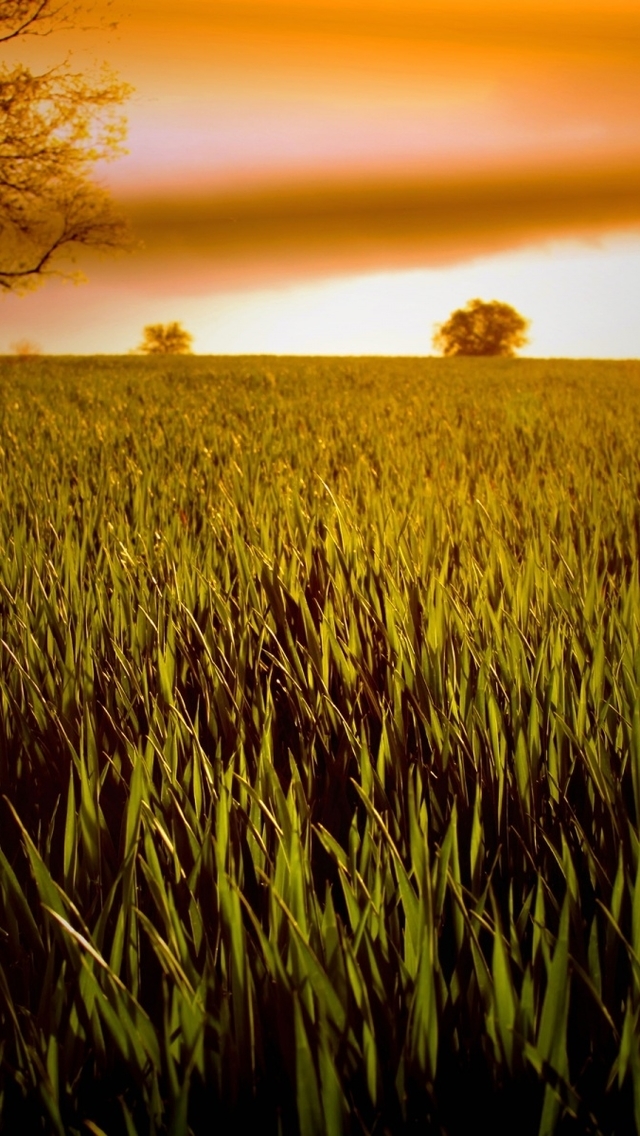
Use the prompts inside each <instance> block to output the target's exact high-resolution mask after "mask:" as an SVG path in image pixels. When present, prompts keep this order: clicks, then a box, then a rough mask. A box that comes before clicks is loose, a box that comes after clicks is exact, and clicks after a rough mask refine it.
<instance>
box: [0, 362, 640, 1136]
mask: <svg viewBox="0 0 640 1136" xmlns="http://www.w3.org/2000/svg"><path fill="white" fill-rule="evenodd" d="M639 553H640V363H633V362H629V363H622V362H621V363H581V362H571V363H566V362H553V361H551V362H543V361H540V362H538V361H526V360H480V361H472V360H347V359H338V360H330V359H326V360H295V359H250V358H246V359H207V358H203V357H202V358H198V357H193V358H184V359H180V358H176V359H170V358H169V359H165V360H162V359H161V358H158V359H147V360H141V359H136V358H133V357H132V358H127V359H108V358H103V359H76V360H72V359H66V360H65V359H59V360H47V359H41V360H31V361H24V362H16V361H12V360H8V359H4V360H0V640H1V643H0V706H1V712H0V796H1V799H0V1061H1V1065H0V1129H1V1130H2V1131H4V1132H7V1133H16V1132H25V1133H27V1134H31V1133H37V1132H42V1133H54V1134H56V1136H63V1134H66V1133H71V1134H78V1136H79V1134H86V1133H87V1132H92V1133H93V1134H94V1136H96V1134H97V1136H100V1133H106V1134H107V1136H119V1134H120V1133H123V1134H126V1136H133V1134H137V1136H152V1134H154V1136H160V1134H165V1133H167V1134H171V1136H182V1134H184V1136H187V1133H193V1134H194V1136H200V1134H204V1133H210V1132H212V1131H216V1132H220V1133H227V1132H236V1131H240V1130H241V1128H242V1125H243V1124H244V1126H245V1130H249V1131H253V1132H256V1133H259V1134H260V1136H280V1134H282V1136H296V1134H298V1133H299V1134H300V1136H322V1134H325V1133H326V1134H327V1136H338V1134H341V1133H344V1134H345V1136H360V1134H363V1136H365V1134H369V1136H385V1134H386V1136H396V1134H403V1133H414V1132H415V1133H428V1134H431V1133H434V1134H443V1136H444V1134H447V1136H458V1134H460V1136H463V1134H464V1136H467V1134H468V1133H469V1132H471V1131H472V1130H475V1127H476V1126H477V1125H478V1124H482V1126H483V1127H486V1126H487V1122H488V1123H489V1124H490V1126H491V1128H492V1130H493V1131H494V1132H495V1133H503V1132H504V1133H510V1134H511V1133H518V1136H526V1134H529V1133H531V1134H532V1136H536V1134H539V1136H548V1134H550V1133H553V1132H558V1133H576V1134H578V1133H580V1134H582V1133H592V1134H595V1133H602V1134H614V1133H615V1134H616V1136H623V1134H626V1133H634V1132H640V579H639ZM470 1118H471V1119H470Z"/></svg>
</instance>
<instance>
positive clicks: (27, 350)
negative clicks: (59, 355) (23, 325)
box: [11, 339, 42, 359]
mask: <svg viewBox="0 0 640 1136" xmlns="http://www.w3.org/2000/svg"><path fill="white" fill-rule="evenodd" d="M11 353H12V355H15V357H16V359H35V358H37V357H38V355H42V348H41V346H40V344H39V343H32V341H31V340H30V339H18V340H17V341H16V342H15V343H12V344H11Z"/></svg>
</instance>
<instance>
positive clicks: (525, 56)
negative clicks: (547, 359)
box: [0, 0, 640, 355]
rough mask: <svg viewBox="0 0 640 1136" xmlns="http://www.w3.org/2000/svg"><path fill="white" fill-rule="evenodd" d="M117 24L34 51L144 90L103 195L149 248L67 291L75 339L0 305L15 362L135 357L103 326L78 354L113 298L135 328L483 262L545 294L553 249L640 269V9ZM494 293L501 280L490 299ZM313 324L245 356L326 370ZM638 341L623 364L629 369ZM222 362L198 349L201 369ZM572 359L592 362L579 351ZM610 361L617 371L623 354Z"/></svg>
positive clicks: (220, 11)
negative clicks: (101, 308)
mask: <svg viewBox="0 0 640 1136" xmlns="http://www.w3.org/2000/svg"><path fill="white" fill-rule="evenodd" d="M112 11H113V15H114V16H115V17H116V18H117V20H118V27H117V28H116V29H115V30H114V31H110V30H105V28H104V27H103V28H102V29H101V30H100V31H99V32H91V31H89V32H87V33H85V34H83V35H81V34H80V33H74V34H73V36H72V37H71V39H69V36H68V35H67V38H66V40H65V39H64V37H63V36H62V35H58V36H54V37H51V38H50V39H48V40H46V41H40V42H37V43H35V44H33V45H31V46H30V48H29V51H30V52H31V53H32V55H33V57H34V58H38V59H40V60H45V59H46V60H47V61H49V60H51V61H52V60H56V59H58V60H59V58H60V56H61V53H62V54H64V51H65V50H66V46H67V43H68V42H71V46H72V48H73V51H74V61H75V60H77V61H78V62H79V63H81V64H82V65H83V66H85V65H86V62H87V60H91V59H93V58H96V59H99V60H100V61H101V60H102V58H106V59H107V60H108V61H109V63H110V64H111V65H112V66H113V67H114V68H115V69H116V70H117V71H118V72H119V73H120V74H121V76H122V78H124V79H126V80H127V81H129V82H131V83H133V84H134V86H135V88H136V91H135V94H134V96H133V98H132V100H131V102H130V104H129V106H128V107H127V113H128V118H129V127H130V128H129V151H130V152H129V154H128V155H127V156H126V157H124V158H121V159H119V160H118V161H117V162H115V163H113V164H112V165H111V166H109V167H103V168H102V169H101V170H100V176H101V178H102V180H103V181H104V182H105V183H106V184H107V185H109V186H111V187H112V189H113V191H114V193H115V194H116V195H117V196H118V198H119V199H120V200H121V201H122V202H123V205H124V207H125V209H127V210H128V211H129V213H130V215H131V216H132V218H133V221H134V224H135V228H136V232H137V233H138V234H139V236H140V237H141V239H142V240H143V241H144V248H141V249H140V250H139V251H138V252H135V253H133V254H132V255H131V256H129V257H127V258H120V259H117V260H115V261H113V262H109V263H107V262H104V264H97V265H94V264H87V269H86V270H87V274H88V276H89V278H90V280H91V284H90V285H89V286H87V287H85V288H84V289H83V291H78V292H75V293H73V306H72V312H70V313H69V316H68V318H65V319H63V320H62V324H61V325H58V326H60V327H63V326H64V327H67V328H68V331H67V332H65V335H66V336H67V338H65V337H64V335H63V336H62V340H61V339H60V335H57V336H56V337H53V338H52V336H51V334H50V333H48V332H47V329H46V326H45V324H43V323H42V320H43V318H44V314H45V313H46V310H47V307H46V304H44V303H43V301H42V300H41V299H40V298H39V297H38V296H37V295H32V296H29V297H27V298H26V299H24V300H21V301H14V300H13V299H10V300H9V301H6V300H5V301H4V307H3V310H2V312H0V321H1V326H2V331H1V332H0V336H1V338H0V348H3V349H5V350H6V347H7V344H8V341H9V340H10V339H11V338H12V331H13V329H14V327H15V326H17V325H18V324H20V326H21V327H22V325H23V324H24V323H27V324H28V323H29V318H30V319H31V320H32V323H33V331H32V334H33V337H34V338H38V339H42V341H43V345H44V346H45V347H48V348H50V349H51V350H70V351H73V350H77V349H79V348H78V347H77V346H74V344H78V343H79V342H82V343H86V344H87V345H86V346H83V348H82V350H96V351H103V350H119V349H121V348H120V347H116V346H111V345H112V344H113V343H114V340H113V336H112V335H111V334H105V330H104V328H101V327H100V326H99V324H98V323H96V325H95V326H94V327H93V331H92V332H91V335H90V336H89V338H88V339H87V334H86V326H87V320H88V319H89V313H90V311H92V305H94V304H95V298H96V296H97V295H98V294H99V293H100V294H102V293H101V292H100V290H102V291H103V292H104V290H106V291H108V293H109V295H110V296H112V297H117V296H120V302H121V306H122V313H123V317H122V318H123V320H124V321H125V322H127V321H128V320H129V319H130V318H132V313H133V312H135V313H136V318H137V319H138V322H139V321H140V320H141V319H142V318H143V314H142V313H143V311H144V312H145V313H146V312H147V310H148V311H151V309H152V308H154V304H155V305H156V308H157V306H158V305H159V306H160V307H162V309H163V310H164V308H165V307H167V308H171V307H172V305H173V307H172V310H174V311H175V314H176V315H178V314H179V309H180V308H181V304H182V299H183V298H184V297H190V298H192V299H190V301H189V302H194V303H195V302H196V299H195V298H199V299H198V300H197V302H201V301H202V302H208V301H206V300H205V298H206V297H213V299H212V300H211V302H212V303H213V304H214V307H215V306H216V304H218V303H221V302H222V300H221V298H222V297H224V296H230V295H233V296H235V300H234V303H235V304H236V306H237V305H238V304H239V303H240V296H250V295H251V296H253V297H255V296H256V295H258V294H263V293H264V290H265V289H267V290H268V289H275V290H276V294H277V295H279V296H280V297H282V296H283V295H284V292H283V289H291V288H302V289H304V288H305V287H308V286H312V285H313V286H315V283H314V282H320V281H323V282H324V283H322V288H324V289H327V288H335V289H336V291H334V295H335V297H338V295H339V294H340V293H339V289H340V288H341V287H342V284H341V281H343V280H346V279H353V280H354V281H356V280H362V279H364V278H365V277H371V278H376V279H380V274H384V273H395V274H398V273H400V274H402V273H405V274H408V275H407V279H408V278H409V277H410V276H411V273H412V272H416V271H420V270H423V271H424V272H426V273H436V274H437V273H438V272H441V273H443V276H442V280H443V281H444V280H445V279H449V278H450V277H449V276H447V275H446V274H447V273H449V274H451V273H452V272H462V271H463V266H464V265H465V264H466V263H470V262H472V261H473V262H477V261H478V258H483V263H485V264H494V265H499V264H504V263H507V260H508V258H509V257H511V260H509V263H510V264H512V265H514V264H516V263H517V264H518V265H519V266H520V267H519V269H518V271H519V272H520V273H521V274H522V281H523V285H524V284H525V282H526V279H527V275H528V274H529V273H530V272H531V271H533V265H534V264H536V265H540V264H544V265H547V266H548V270H549V272H550V273H552V271H553V264H554V255H555V254H554V253H553V252H551V253H550V252H549V251H548V250H549V249H554V248H556V249H557V248H561V247H571V248H572V249H573V250H574V252H575V249H576V247H577V246H576V242H578V244H579V243H580V242H584V241H586V242H591V244H593V241H594V240H595V241H600V242H601V243H600V246H599V252H598V253H597V254H596V253H594V252H593V247H592V248H591V251H590V253H589V256H588V257H586V260H585V262H584V263H583V267H582V271H583V272H584V271H591V270H592V271H593V272H594V273H595V274H596V275H598V274H600V276H602V274H603V273H604V274H605V275H606V274H607V271H608V270H607V268H606V267H604V266H605V264H612V263H613V262H611V261H610V260H609V259H608V258H611V257H612V256H614V253H613V252H612V251H611V250H612V249H613V248H615V249H617V250H618V252H617V253H615V255H616V256H618V255H619V249H620V248H621V247H622V246H621V245H620V241H621V240H624V239H627V243H626V245H625V248H626V250H627V251H626V253H625V257H626V260H625V264H626V265H627V268H626V271H627V272H631V271H632V269H631V264H632V263H635V261H633V257H634V256H636V255H637V251H638V242H637V240H636V239H635V238H634V235H633V234H634V233H637V232H638V231H640V67H639V66H638V64H639V62H640V10H639V9H638V5H637V4H636V3H633V4H632V3H614V4H606V5H605V4H604V3H595V2H592V3H587V4H585V3H577V2H576V0H562V2H556V3H554V4H553V5H552V4H547V3H543V2H534V0H530V2H520V3H518V4H517V5H515V6H514V5H513V4H509V5H507V4H502V3H495V2H494V3H489V4H485V5H482V6H479V5H478V4H477V3H471V2H470V0H448V2H447V3H446V4H444V3H443V2H438V3H427V2H419V0H393V2H392V0H377V2H375V0H374V2H372V3H364V2H363V0H345V2H344V3H337V2H336V0H315V2H314V0H308V2H301V0H298V2H297V3H296V4H293V3H288V2H286V0H285V2H281V3H277V2H275V0H254V2H252V3H244V2H242V0H221V2H216V3H215V4H211V3H210V2H209V0H186V2H185V3H181V4H177V3H176V2H174V0H161V2H159V3H154V4H151V3H145V2H144V0H132V2H131V3H130V4H129V5H124V3H123V0H122V2H121V0H118V3H117V5H116V6H115V8H114V9H113V10H112V9H109V12H110V13H111V12H112ZM111 18H112V15H111V14H110V15H109V19H111ZM20 50H21V52H22V56H21V57H23V56H24V47H23V46H22V45H21V49H20ZM625 235H626V237H625ZM614 237H615V240H614V239H613V238H614ZM603 238H606V239H605V240H604V241H603ZM609 238H611V239H609ZM567 241H569V242H570V246H567V245H566V244H565V245H563V243H562V242H567ZM550 242H551V243H550ZM585 247H586V246H585ZM543 248H544V249H545V250H547V251H545V252H544V253H542V252H541V251H540V250H541V249H543ZM525 250H528V251H525ZM516 252H517V255H515V254H516ZM574 252H572V253H571V256H573V255H574ZM576 255H577V254H576ZM505 257H506V258H507V260H505V259H504V258H505ZM587 264H588V265H590V266H591V268H587ZM496 271H498V270H497V269H496ZM536 271H537V269H536ZM411 278H412V279H413V277H411ZM501 280H502V276H501V275H500V273H499V272H498V275H497V276H496V278H495V286H494V287H493V288H492V287H490V286H489V283H490V282H488V285H487V286H488V289H489V291H490V292H492V293H495V294H497V293H498V291H499V289H500V282H501ZM550 280H551V277H550ZM330 281H335V282H336V283H335V285H334V284H331V283H329V282H330ZM318 286H320V285H319V284H318ZM354 287H355V283H354ZM516 290H517V289H516V288H515V286H514V287H512V295H509V296H507V295H506V294H505V295H504V296H503V298H504V299H508V300H511V299H514V297H515V291H516ZM591 291H592V292H593V295H594V296H595V295H596V294H597V293H598V287H597V286H595V285H594V288H593V289H591ZM543 292H544V289H542V290H541V296H542V293H543ZM552 292H553V286H552V285H551V284H550V287H549V289H548V293H549V294H551V293H552ZM54 295H55V301H54V300H53V299H51V297H53V296H54ZM68 295H69V293H68V291H67V290H66V289H64V291H59V290H58V289H57V288H55V289H54V291H53V292H52V293H51V295H50V300H51V302H52V303H54V305H58V304H60V305H61V306H64V297H66V296H68ZM216 297H217V298H218V299H217V300H216V299H215V298H216ZM467 298H468V297H467V296H465V295H462V296H460V297H459V299H460V300H462V301H463V300H465V299H467ZM115 302H116V301H115V300H114V303H115ZM246 302H247V304H249V300H247V301H246ZM253 302H254V301H253V300H252V301H251V304H253ZM594 302H595V301H594ZM598 302H599V301H598ZM571 303H572V297H571V295H568V296H567V297H566V304H567V308H568V309H569V308H570V305H571ZM154 310H156V309H154ZM249 310H250V307H248V308H247V313H248V312H249ZM27 313H28V314H29V316H28V318H27ZM83 313H84V316H83ZM442 314H443V315H446V314H447V313H446V312H444V313H442ZM552 315H553V313H552V309H549V312H548V313H547V314H545V308H544V301H543V300H541V307H540V312H539V315H538V316H537V323H539V324H540V327H539V336H540V338H539V340H537V342H539V344H540V350H542V345H543V344H544V343H545V342H551V341H553V342H554V343H556V340H555V339H553V336H552V337H551V340H549V339H548V337H547V339H545V335H547V332H545V331H544V330H543V325H544V323H545V320H546V321H548V320H549V319H552ZM23 316H24V318H23ZM247 318H248V317H247ZM185 319H186V317H185ZM303 319H304V320H306V319H307V317H306V316H305V317H303V316H302V314H299V316H298V317H297V320H296V333H295V336H293V335H292V337H291V339H290V341H289V340H287V336H286V335H284V337H282V336H280V337H276V341H277V343H278V344H279V346H278V347H277V348H270V347H269V346H268V345H269V343H272V342H274V339H273V336H272V335H270V334H267V332H266V331H265V334H264V347H261V346H260V343H261V340H260V337H259V336H258V337H257V338H252V340H251V344H252V345H251V346H249V343H248V342H247V344H246V345H245V349H246V350H262V349H264V350H270V349H274V350H275V349H277V350H285V351H286V350H303V351H304V350H317V346H313V345H314V344H317V336H316V332H315V330H314V329H313V327H312V324H311V323H309V324H306V325H305V326H307V329H308V330H307V332H306V333H305V332H304V329H303V327H302V324H301V323H300V321H303ZM72 320H76V321H77V325H74V326H75V327H76V330H75V331H74V330H72ZM83 320H84V322H83ZM569 322H570V321H569ZM610 322H611V326H612V327H613V326H614V325H615V324H616V321H615V319H612V321H610ZM376 326H379V325H376ZM194 330H195V327H194ZM635 334H636V335H637V337H638V338H637V341H634V340H633V336H632V337H631V340H629V341H628V350H630V351H633V352H635V353H637V352H638V350H639V349H640V331H638V332H636V333H635ZM120 338H121V337H120ZM223 338H224V337H223ZM54 339H55V343H56V346H54ZM365 340H366V336H365ZM401 340H402V336H401V335H400V333H399V332H394V329H393V327H390V328H389V331H388V338H387V339H385V340H384V342H380V336H379V335H378V334H376V335H373V333H372V337H371V340H370V347H369V349H370V350H371V351H372V352H374V351H387V352H393V351H394V350H401V349H402V348H401V347H399V346H398V345H399V343H400V341H401ZM2 341H4V344H3V342H2ZM225 341H227V340H225ZM356 341H357V342H358V343H360V342H363V349H365V350H366V349H367V347H366V342H365V341H364V340H362V337H361V336H360V335H354V337H351V339H350V338H349V336H347V337H346V338H345V339H344V343H345V344H348V343H351V342H354V343H355V342H356ZM118 342H119V340H118ZM218 342H219V340H218V338H216V336H215V335H214V336H213V337H212V336H204V337H203V335H202V334H200V335H199V336H198V339H197V343H198V349H199V350H214V349H218V348H215V347H214V346H213V345H214V344H215V343H218ZM228 342H229V343H231V342H234V343H235V342H236V338H234V337H231V340H228ZM335 342H336V344H337V343H338V340H336V341H335ZM340 342H342V340H340ZM634 343H635V346H634ZM65 344H66V346H65ZM208 344H209V346H207V345H208ZM305 344H306V346H305ZM219 349H220V350H222V349H228V350H242V345H241V343H239V342H238V346H236V347H233V348H232V347H228V348H223V347H222V346H221V347H220V348H219ZM335 349H336V350H337V349H338V347H337V346H336V348H335ZM344 349H345V350H348V349H349V348H348V346H345V348H344ZM423 349H424V350H428V349H429V348H428V344H425V346H424V348H423ZM327 350H330V348H329V346H327ZM557 350H558V352H559V353H565V352H566V353H570V354H576V353H582V352H581V351H580V347H579V344H578V343H576V342H574V341H573V340H571V341H570V339H569V338H568V339H567V340H566V343H565V345H564V346H563V343H562V342H561V341H558V342H557ZM585 353H588V351H587V347H586V343H585ZM599 353H605V354H606V353H610V354H612V355H614V354H619V353H620V352H619V350H618V349H617V345H616V343H615V342H613V340H612V341H611V342H610V343H609V345H608V346H607V345H606V343H605V342H604V341H603V342H602V343H601V351H599Z"/></svg>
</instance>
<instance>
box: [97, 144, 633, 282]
mask: <svg viewBox="0 0 640 1136" xmlns="http://www.w3.org/2000/svg"><path fill="white" fill-rule="evenodd" d="M127 208H128V212H129V213H130V215H131V218H132V221H133V224H134V228H135V231H136V233H137V234H138V235H139V237H140V238H141V239H142V241H143V242H144V249H143V251H141V252H139V253H137V254H134V256H132V257H131V258H129V260H128V261H124V260H122V259H121V260H119V261H117V262H114V263H113V264H111V265H105V266H104V268H103V269H102V270H101V272H106V273H117V275H118V278H119V279H120V280H121V281H122V283H123V285H125V284H126V282H127V281H128V282H129V286H131V287H137V286H140V287H142V286H144V287H145V288H149V287H151V288H152V289H155V290H157V291H159V292H162V291H166V290H167V289H169V290H171V291H173V292H175V291H176V290H177V291H181V292H185V293H190V294H196V293H202V292H204V291H211V290H216V289H228V288H233V287H236V286H237V287H246V286H247V285H254V286H261V285H263V284H266V283H271V282H277V281H282V280H288V279H290V280H293V279H298V280H300V279H313V278H319V277H323V276H327V275H332V274H335V273H336V272H337V273H350V272H355V271H363V270H376V269H378V268H387V269H389V268H401V267H409V266H424V267H428V266H437V265H443V264H452V263H456V262H461V261H464V260H467V259H469V258H470V257H472V256H477V255H480V254H487V253H493V252H499V251H502V250H505V249H509V248H517V247H522V246H525V245H530V244H532V243H540V242H544V241H548V240H551V239H555V238H559V237H560V238H561V237H567V236H575V237H586V238H588V239H595V238H597V237H598V235H599V234H603V233H608V232H612V231H621V230H625V229H626V230H628V229H632V228H635V227H640V162H638V163H636V164H627V165H625V166H620V167H613V166H611V167H604V168H603V167H592V168H588V167H587V168H582V169H570V170H567V169H555V170H551V171H550V170H549V169H547V170H545V171H543V172H535V171H533V172H532V171H519V172H513V171H509V170H506V171H503V172H496V171H493V172H491V173H490V174H489V173H486V172H485V173H483V174H477V175H469V174H465V175H457V176H448V177H444V176H441V177H437V178H436V177H431V178H429V177H427V176H424V175H423V176H421V177H420V176H416V175H413V176H406V177H401V176H396V177H393V178H380V177H378V178H377V179H374V178H368V179H364V180H360V181H359V180H357V179H356V180H354V179H352V180H339V179H333V180H324V181H315V182H314V181H307V182H302V183H300V182H299V183H298V184H296V185H293V186H288V185H286V184H280V185H275V186H271V187H267V188H265V187H262V188H254V189H248V190H246V191H244V192H243V191H235V192H230V191H227V192H220V193H209V194H201V195H197V196H196V195H189V194H186V195H180V196H174V197H160V196H148V197H146V198H142V197H138V198H136V199H135V200H133V201H131V202H129V203H128V206H127ZM92 271H94V270H92Z"/></svg>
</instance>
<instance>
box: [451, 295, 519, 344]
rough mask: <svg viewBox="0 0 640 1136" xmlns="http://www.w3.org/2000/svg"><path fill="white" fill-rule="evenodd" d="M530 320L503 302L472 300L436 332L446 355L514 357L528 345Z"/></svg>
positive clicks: (454, 313)
mask: <svg viewBox="0 0 640 1136" xmlns="http://www.w3.org/2000/svg"><path fill="white" fill-rule="evenodd" d="M528 327H529V320H527V319H525V318H524V316H521V315H520V313H519V312H517V311H516V309H515V308H512V307H511V305H510V304H504V303H501V302H500V300H489V301H487V300H469V302H468V304H466V306H465V307H464V308H458V309H457V310H456V311H455V312H452V314H451V315H450V316H449V319H448V320H445V322H444V323H442V324H440V325H439V327H437V328H436V332H435V335H434V337H433V343H434V346H435V347H436V348H437V349H438V350H439V351H442V354H443V355H515V352H516V350H517V349H518V348H519V347H524V345H525V343H527V342H528V340H527V336H526V331H527V328H528Z"/></svg>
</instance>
